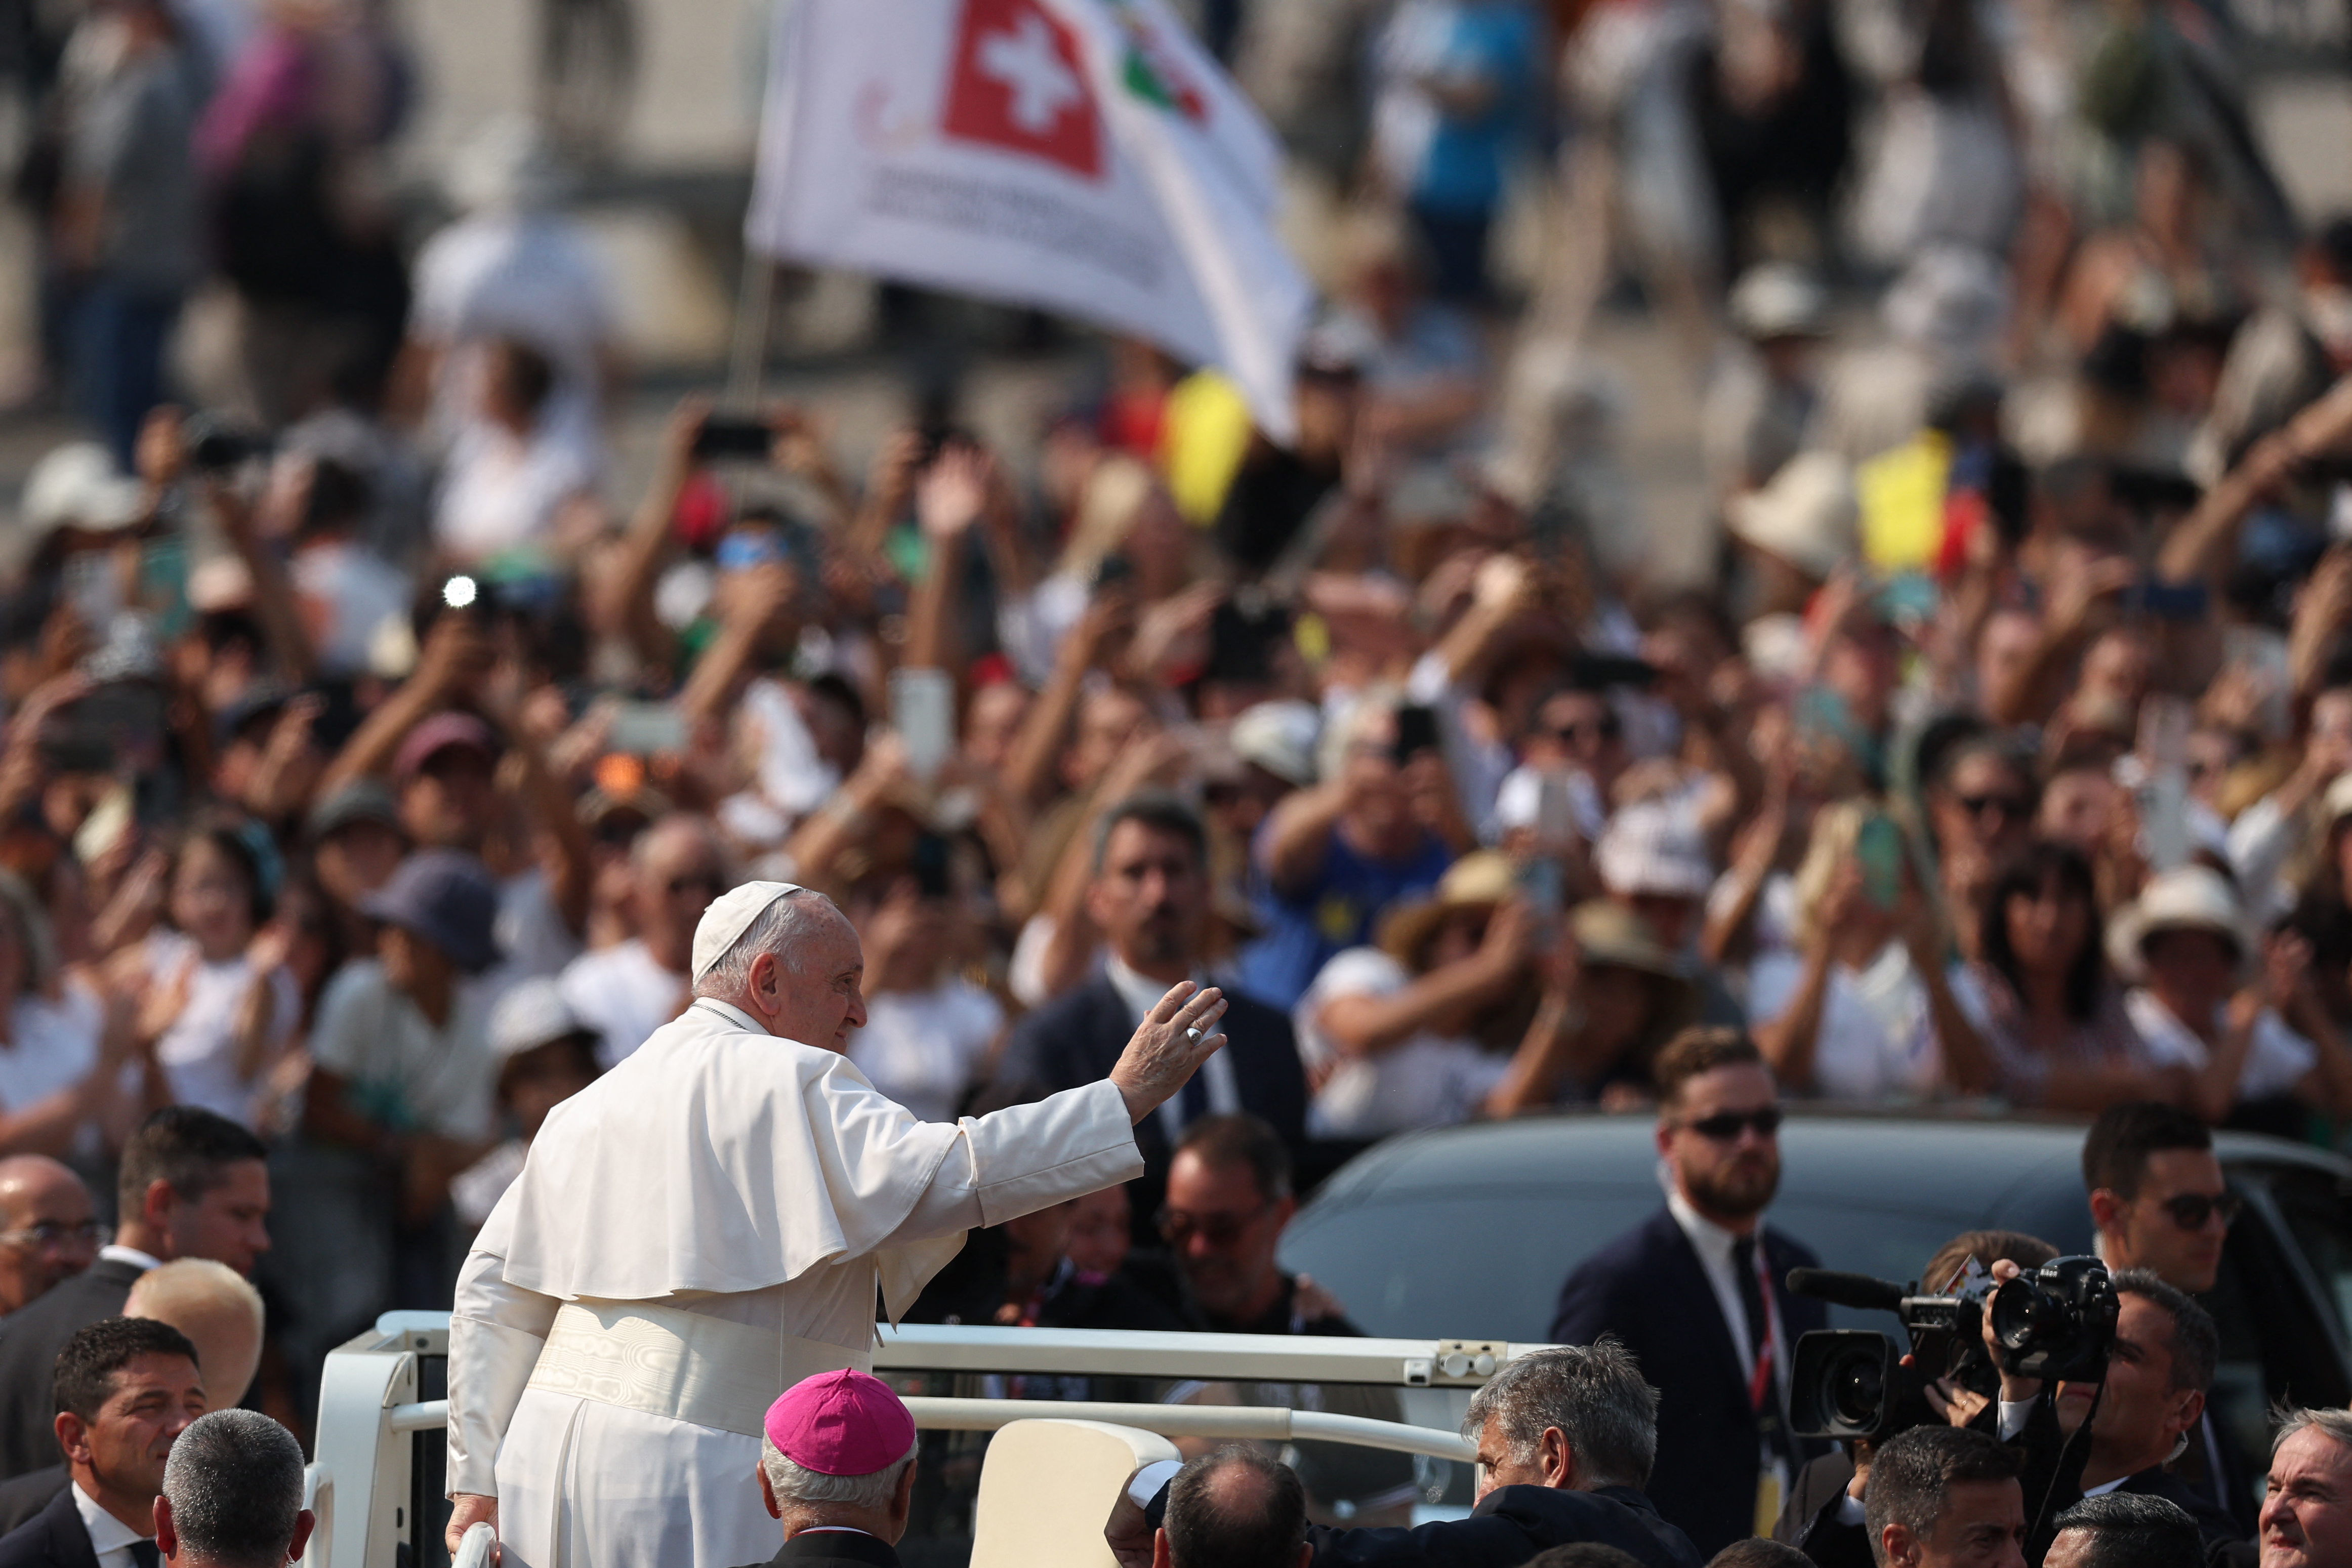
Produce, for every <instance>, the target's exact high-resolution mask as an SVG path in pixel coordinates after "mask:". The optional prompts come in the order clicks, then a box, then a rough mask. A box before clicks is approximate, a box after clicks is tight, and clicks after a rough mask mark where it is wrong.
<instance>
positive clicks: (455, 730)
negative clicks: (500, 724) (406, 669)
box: [392, 709, 499, 784]
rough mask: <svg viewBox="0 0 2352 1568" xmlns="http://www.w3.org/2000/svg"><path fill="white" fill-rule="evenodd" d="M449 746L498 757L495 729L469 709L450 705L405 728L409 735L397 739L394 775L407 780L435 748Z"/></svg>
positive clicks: (489, 758)
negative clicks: (454, 707) (468, 710)
mask: <svg viewBox="0 0 2352 1568" xmlns="http://www.w3.org/2000/svg"><path fill="white" fill-rule="evenodd" d="M451 746H464V747H466V748H467V749H468V750H471V751H476V752H480V753H481V754H482V755H483V756H484V757H485V758H486V759H488V761H490V762H492V763H495V762H497V761H498V760H499V738H498V735H497V733H496V732H495V731H492V730H491V729H490V727H489V726H488V724H485V723H483V722H482V721H480V720H479V719H477V718H475V717H474V716H473V715H472V714H471V713H461V712H459V711H457V710H455V709H451V710H447V711H446V712H441V713H436V714H434V715H433V716H432V717H431V718H429V719H427V720H425V722H423V723H422V724H419V725H417V726H416V728H415V729H414V730H411V731H409V732H408V739H406V740H405V741H403V742H401V743H400V752H399V754H398V755H397V756H396V757H394V759H393V763H392V772H393V776H394V778H397V779H399V780H400V782H401V783H403V784H406V783H407V782H408V781H409V780H410V779H413V778H415V776H416V774H417V772H418V770H419V769H421V768H423V767H424V766H425V762H426V761H427V760H428V759H429V758H431V757H432V755H433V753H434V752H439V751H445V750H446V749H447V748H449V747H451Z"/></svg>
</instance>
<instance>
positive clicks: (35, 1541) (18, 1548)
mask: <svg viewBox="0 0 2352 1568" xmlns="http://www.w3.org/2000/svg"><path fill="white" fill-rule="evenodd" d="M0 1568H98V1553H97V1552H93V1551H92V1550H90V1544H89V1527H88V1526H87V1525H85V1524H83V1523H82V1521H81V1511H80V1510H79V1509H77V1508H75V1507H74V1497H73V1488H71V1487H68V1488H66V1489H64V1490H63V1491H61V1492H59V1493H58V1495H57V1496H55V1497H53V1498H51V1499H50V1500H49V1506H48V1507H47V1508H45V1509H43V1510H41V1511H40V1512H38V1513H37V1514H35V1515H34V1516H33V1517H32V1518H31V1519H29V1520H27V1521H26V1522H24V1523H23V1524H20V1525H18V1526H17V1527H16V1529H14V1530H12V1531H9V1532H8V1533H7V1534H5V1535H0Z"/></svg>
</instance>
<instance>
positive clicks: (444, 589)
mask: <svg viewBox="0 0 2352 1568" xmlns="http://www.w3.org/2000/svg"><path fill="white" fill-rule="evenodd" d="M474 593H475V587H474V580H473V579H472V578H471V577H452V578H450V579H449V580H448V581H447V582H446V583H444V584H441V602H442V603H443V604H445V605H448V606H449V607H450V608H451V609H453V610H463V609H467V608H468V607H470V606H471V605H472V604H473V602H474Z"/></svg>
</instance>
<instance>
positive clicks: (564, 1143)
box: [503, 1006, 963, 1312]
mask: <svg viewBox="0 0 2352 1568" xmlns="http://www.w3.org/2000/svg"><path fill="white" fill-rule="evenodd" d="M960 1137H961V1130H960V1129H959V1128H957V1127H953V1126H949V1125H946V1124H943V1123H939V1122H924V1121H916V1120H915V1119H914V1117H913V1116H911V1115H910V1114H908V1112H907V1110H904V1109H903V1108H902V1107H900V1106H899V1105H898V1104H897V1103H896V1102H895V1101H893V1100H888V1099H886V1098H885V1097H884V1096H883V1095H882V1094H881V1092H880V1091H879V1090H877V1089H875V1088H874V1086H873V1085H872V1084H870V1083H868V1082H867V1081H866V1076H865V1075H864V1074H863V1073H861V1072H859V1071H858V1070H857V1068H856V1067H854V1066H852V1065H851V1063H850V1061H849V1059H848V1058H846V1057H844V1056H841V1055H840V1054H838V1053H837V1052H834V1051H825V1050H819V1049H817V1048H815V1047H812V1046H804V1045H802V1044H800V1043H799V1042H797V1041H793V1040H785V1039H779V1038H777V1037H773V1036H771V1035H761V1034H752V1033H751V1032H749V1031H747V1030H745V1029H743V1028H741V1027H740V1026H737V1025H736V1024H735V1023H734V1022H732V1021H731V1020H730V1019H728V1018H727V1017H725V1016H722V1015H720V1014H719V1013H717V1012H714V1011H712V1010H710V1009H708V1008H704V1007H691V1006H690V1007H688V1009H687V1010H686V1012H685V1014H684V1015H683V1016H680V1017H678V1018H677V1019H675V1020H673V1021H672V1022H670V1023H667V1024H665V1025H663V1026H661V1027H660V1028H658V1029H656V1030H655V1031H654V1033H653V1035H652V1037H650V1038H648V1039H647V1040H646V1043H645V1044H644V1045H643V1046H641V1047H638V1048H637V1049H636V1050H635V1051H634V1052H633V1053H631V1054H630V1056H629V1057H628V1058H626V1059H625V1060H624V1061H623V1062H622V1063H621V1064H620V1065H619V1066H618V1067H615V1068H613V1069H612V1070H611V1071H610V1072H607V1073H606V1074H604V1076H603V1077H602V1078H600V1079H597V1080H596V1081H595V1082H594V1083H593V1084H591V1085H589V1086H588V1088H586V1089H583V1090H582V1091H581V1092H580V1093H578V1094H576V1095H574V1096H572V1098H571V1099H570V1100H565V1101H564V1102H563V1103H562V1105H559V1106H557V1107H556V1108H555V1110H553V1112H551V1114H550V1115H549V1117H548V1119H547V1122H546V1125H545V1126H543V1127H541V1129H540V1133H539V1136H538V1137H537V1138H535V1139H533V1140H532V1141H531V1145H530V1158H529V1159H528V1160H526V1161H525V1162H524V1164H523V1170H522V1174H521V1175H520V1176H519V1177H517V1178H516V1180H515V1184H514V1189H513V1191H512V1192H511V1193H509V1194H508V1197H509V1203H508V1205H506V1206H508V1207H509V1209H510V1210H511V1214H510V1216H509V1217H510V1220H511V1230H510V1236H511V1241H510V1243H509V1249H508V1251H507V1255H506V1259H505V1266H504V1270H503V1272H504V1275H505V1278H506V1279H507V1281H508V1282H509V1283H510V1284H514V1285H519V1286H520V1287H522V1288H523V1289H528V1290H536V1291H538V1292H540V1293H541V1294H542V1295H547V1296H555V1297H560V1298H562V1299H564V1300H576V1299H579V1298H582V1297H589V1298H594V1299H598V1300H615V1301H647V1300H660V1299H661V1298H663V1297H667V1296H674V1295H677V1294H679V1293H680V1292H684V1291H712V1292H734V1291H743V1290H761V1289H767V1288H768V1287H770V1286H772V1285H781V1284H784V1283H787V1282H789V1281H791V1280H793V1279H798V1278H800V1277H801V1276H802V1275H803V1274H805V1273H807V1272H808V1271H809V1270H810V1269H812V1268H815V1267H816V1266H818V1265H819V1264H822V1263H827V1262H834V1261H838V1260H841V1259H845V1258H856V1257H859V1256H862V1255H865V1254H867V1253H875V1252H881V1253H883V1256H882V1257H881V1258H878V1259H877V1262H878V1264H879V1266H880V1268H881V1270H882V1273H883V1275H884V1276H885V1278H886V1279H891V1278H893V1277H896V1276H899V1275H904V1274H908V1273H910V1272H911V1274H912V1275H914V1276H915V1279H914V1281H913V1282H914V1283H915V1284H916V1285H917V1286H918V1287H919V1283H920V1279H922V1278H928V1277H929V1274H930V1273H931V1272H933V1271H935V1270H936V1269H937V1268H940V1266H942V1265H943V1264H944V1263H945V1262H946V1260H947V1259H948V1258H951V1257H953V1256H954V1254H955V1251H956V1249H957V1248H958V1247H961V1245H962V1241H963V1237H962V1236H961V1234H958V1235H956V1236H953V1237H939V1238H932V1239H930V1240H929V1241H927V1242H924V1241H919V1242H914V1243H912V1244H911V1245H908V1246H905V1247H891V1248H887V1249H885V1248H884V1247H883V1246H882V1244H883V1242H884V1241H885V1240H886V1239H887V1237H890V1235H891V1234H892V1233H893V1232H895V1231H896V1230H898V1228H899V1226H902V1225H904V1224H905V1223H906V1221H907V1218H908V1215H909V1214H910V1213H911V1212H912V1211H913V1209H914V1206H915V1203H916V1200H917V1199H919V1197H920V1196H921V1195H922V1194H923V1192H924V1190H925V1189H926V1188H927V1187H929V1185H930V1184H931V1182H932V1180H933V1179H934V1178H935V1177H936V1176H937V1175H938V1174H939V1171H940V1163H941V1162H942V1161H943V1160H944V1159H945V1158H946V1157H947V1154H948V1152H949V1151H950V1149H952V1148H953V1147H954V1145H955V1143H956V1142H957V1140H958V1139H959V1138H960ZM900 1253H905V1254H908V1256H907V1257H904V1258H901V1257H897V1256H894V1255H896V1254H900ZM916 1254H919V1255H920V1256H919V1257H917V1256H914V1255H916ZM901 1289H904V1282H903V1281H902V1282H901ZM906 1293H907V1294H908V1296H909V1298H910V1299H911V1294H912V1292H911V1291H907V1292H906ZM897 1295H898V1292H897V1291H894V1292H893V1296H894V1298H895V1297H896V1296H897ZM901 1305H902V1304H901V1303H899V1302H898V1301H896V1300H895V1299H894V1301H893V1310H894V1312H895V1311H896V1310H899V1309H900V1307H901Z"/></svg>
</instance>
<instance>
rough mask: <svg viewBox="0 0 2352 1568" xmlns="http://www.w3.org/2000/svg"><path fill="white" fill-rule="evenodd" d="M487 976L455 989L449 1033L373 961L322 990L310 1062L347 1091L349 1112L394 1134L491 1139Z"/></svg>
mask: <svg viewBox="0 0 2352 1568" xmlns="http://www.w3.org/2000/svg"><path fill="white" fill-rule="evenodd" d="M488 978H489V977H488V976H483V977H481V978H480V979H475V980H463V981H460V982H458V984H457V998H456V1004H455V1005H454V1006H453V1007H452V1008H451V1010H450V1014H449V1022H448V1026H447V1027H446V1028H443V1029H436V1028H434V1027H433V1026H432V1025H431V1024H429V1023H427V1022H426V1021H425V1015H424V1014H422V1013H420V1012H418V1011H417V1010H416V1005H415V1003H413V1002H411V1001H410V1000H409V999H408V998H407V997H406V996H404V995H403V994H400V993H399V992H396V991H394V989H393V988H392V986H391V984H389V983H388V982H387V981H386V980H385V979H384V973H383V964H382V963H378V962H377V961H376V960H374V959H373V958H366V959H361V960H358V961H357V962H355V963H347V964H345V965H344V966H343V967H342V968H341V970H340V971H339V972H337V973H336V975H335V977H334V979H332V980H331V981H330V982H328V984H327V994H326V995H325V996H324V997H323V998H321V999H320V1004H319V1026H318V1027H317V1029H316V1030H314V1031H313V1032H312V1034H311V1037H310V1056H311V1058H312V1059H313V1060H314V1061H316V1062H317V1063H318V1065H319V1066H320V1067H321V1068H325V1069H326V1070H327V1071H329V1072H331V1073H333V1074H335V1075H336V1076H337V1077H339V1078H341V1079H345V1080H346V1081H347V1082H348V1083H349V1084H350V1086H351V1102H352V1109H353V1110H357V1111H359V1112H360V1113H361V1114H362V1115H364V1116H366V1117H367V1118H368V1119H369V1120H370V1121H375V1122H377V1123H379V1124H381V1125H383V1126H385V1127H389V1128H392V1129H394V1131H425V1132H438V1133H441V1134H442V1135H444V1136H445V1137H449V1138H460V1139H475V1140H478V1139H482V1138H487V1137H488V1136H489V1132H490V1122H491V1110H492V1103H491V1102H492V1095H493V1091H494V1089H495V1088H496V1086H497V1083H498V1070H499V1063H498V1058H495V1057H493V1056H492V1055H491V1054H490V1047H489V1013H490V1003H491V1001H492V999H493V997H494V995H495V990H494V988H493V987H492V986H491V985H489V984H487V982H488Z"/></svg>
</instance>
